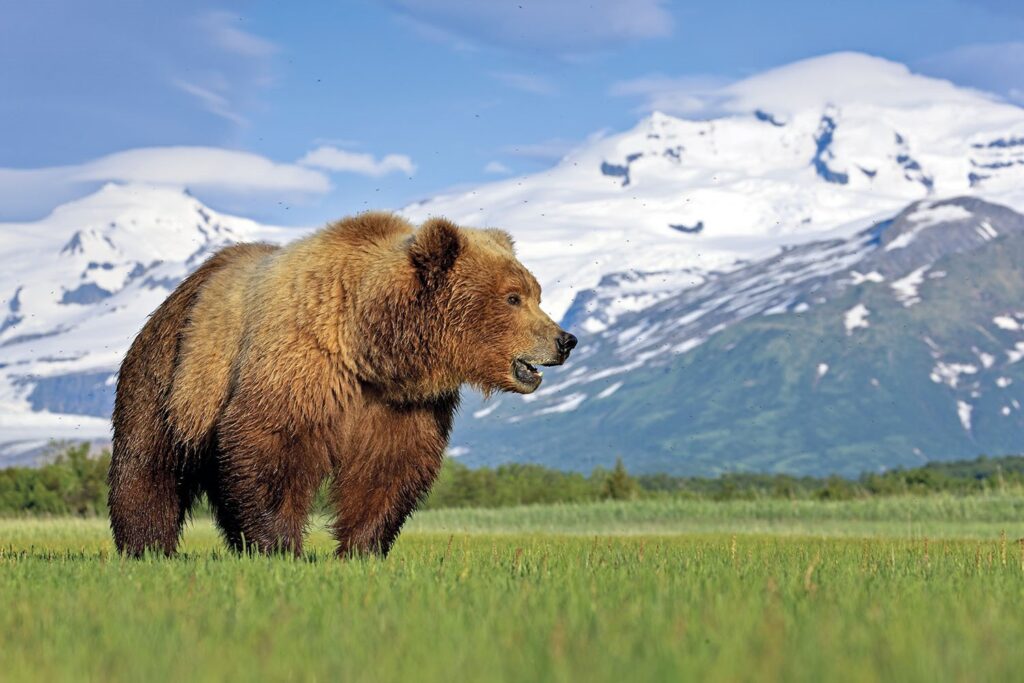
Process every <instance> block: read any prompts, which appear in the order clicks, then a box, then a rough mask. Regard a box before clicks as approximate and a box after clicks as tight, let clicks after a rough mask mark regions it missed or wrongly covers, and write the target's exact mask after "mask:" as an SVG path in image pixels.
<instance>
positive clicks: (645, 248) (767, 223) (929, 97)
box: [405, 53, 1024, 317]
mask: <svg viewBox="0 0 1024 683" xmlns="http://www.w3.org/2000/svg"><path fill="white" fill-rule="evenodd" d="M708 99H709V101H708V113H707V118H703V119H701V120H684V119H679V118H673V117H671V116H667V115H665V114H661V113H654V114H651V115H650V116H648V117H646V118H644V119H643V120H641V121H640V123H639V124H638V125H637V126H636V127H635V128H633V129H632V130H630V131H628V132H625V133H622V134H618V135H611V136H608V137H605V138H602V139H598V140H594V141H591V142H589V143H587V144H585V145H583V146H582V147H580V148H579V149H577V150H575V151H573V152H571V153H570V154H568V155H567V156H566V157H565V158H564V159H563V160H562V161H561V162H560V163H559V164H558V165H557V166H555V167H554V168H552V169H550V170H548V171H545V172H542V173H538V174H536V175H532V176H528V177H523V178H512V179H509V180H505V181H501V182H496V183H491V184H488V185H484V186H482V187H478V188H476V189H474V190H472V191H469V192H462V193H459V194H453V195H444V196H439V197H435V198H433V199H430V200H428V201H425V202H422V203H420V204H417V205H415V206H411V207H408V208H407V209H406V210H405V212H406V213H407V214H408V215H409V216H411V217H412V218H415V219H422V218H425V217H427V216H429V215H444V216H447V217H449V218H451V219H453V220H455V221H461V222H464V223H467V224H472V225H494V226H501V227H504V228H506V229H508V230H510V231H511V232H512V233H513V235H514V236H515V237H516V239H517V241H518V242H519V245H520V254H521V256H522V259H523V261H524V262H525V263H528V264H529V265H530V266H531V268H533V270H534V272H536V273H537V274H538V278H539V279H540V281H541V284H542V285H543V286H544V288H545V296H544V299H545V302H546V305H547V307H548V308H549V310H550V312H551V313H552V314H553V315H555V316H556V317H558V316H561V315H562V314H563V313H564V312H565V311H566V310H567V309H568V307H569V305H570V304H571V302H572V301H573V300H574V298H575V297H576V295H577V294H578V293H579V292H581V291H582V290H586V289H590V288H592V287H594V286H595V285H597V284H598V282H600V281H601V278H602V277H603V276H605V275H608V274H610V273H616V272H622V271H626V270H635V271H643V272H653V271H674V272H678V271H683V270H689V271H691V272H692V273H693V277H692V278H689V277H687V276H683V277H682V279H681V281H680V284H684V285H685V284H686V283H688V282H691V283H692V282H699V281H700V273H702V272H706V271H709V270H715V269H724V268H731V267H734V266H735V264H736V262H737V261H738V260H750V259H754V258H761V257H764V256H767V255H769V254H771V253H773V252H775V251H777V250H778V249H779V248H781V247H782V246H784V245H788V244H796V243H800V242H806V241H811V240H815V239H821V237H822V236H823V235H835V234H839V235H849V234H851V233H852V232H854V231H856V230H857V229H860V228H862V227H863V226H864V225H866V224H867V223H869V222H871V221H874V220H882V219H884V218H886V217H890V216H893V215H895V214H896V213H898V212H899V211H900V210H901V209H903V208H904V207H905V206H906V205H907V204H909V203H910V202H913V201H916V200H919V199H926V198H930V197H935V198H942V197H951V196H958V195H976V196H981V197H987V198H990V199H993V200H995V201H1000V202H1002V203H1004V204H1007V205H1009V206H1014V207H1017V208H1021V209H1024V109H1021V108H1020V107H1017V106H1014V105H1010V104H1006V103H1003V102H999V101H996V100H995V99H993V98H991V97H989V96H987V95H985V94H982V93H979V92H974V91H970V90H965V89H963V88H958V87H956V86H954V85H952V84H951V83H948V82H946V81H940V80H935V79H931V78H926V77H924V76H919V75H915V74H912V73H910V72H909V71H908V69H907V68H906V67H905V66H903V65H901V64H896V63H893V62H889V61H886V60H883V59H878V58H875V57H869V56H866V55H862V54H853V53H842V54H834V55H829V56H825V57H820V58H816V59H810V60H806V61H802V62H797V63H795V64H791V65H789V66H785V67H782V68H779V69H775V70H772V71H769V72H766V73H763V74H760V75H758V76H754V77H752V78H749V79H746V80H743V81H740V82H738V83H735V84H733V85H731V86H729V87H727V88H724V89H723V90H722V91H720V92H719V93H717V94H715V95H713V96H710V97H709V98H708Z"/></svg>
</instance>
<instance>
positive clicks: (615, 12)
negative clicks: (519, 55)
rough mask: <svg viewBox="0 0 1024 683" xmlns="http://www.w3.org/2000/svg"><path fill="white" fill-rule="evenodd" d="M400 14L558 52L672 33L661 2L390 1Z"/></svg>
mask: <svg viewBox="0 0 1024 683" xmlns="http://www.w3.org/2000/svg"><path fill="white" fill-rule="evenodd" d="M388 4H390V5H391V6H392V7H394V8H395V9H396V10H398V11H399V12H402V13H403V14H405V15H407V16H410V17H412V18H413V19H416V20H418V21H420V22H424V23H427V24H430V25H432V26H435V27H437V28H438V29H439V30H440V31H443V32H444V33H448V34H457V35H459V36H462V38H463V39H467V40H470V41H473V42H476V43H483V44H490V43H499V44H503V45H505V46H508V47H532V48H538V49H544V50H550V51H552V52H556V53H561V54H572V53H578V52H581V51H582V52H587V51H593V50H603V49H607V48H609V47H614V46H616V45H619V44H622V43H626V42H631V41H636V40H645V39H649V38H661V37H665V36H668V35H671V34H672V28H673V23H674V22H673V19H672V15H671V14H670V13H669V12H668V11H667V10H666V9H665V5H666V4H667V3H666V2H665V1H664V0H631V1H630V2H623V1H622V0H517V1H516V2H480V0H388Z"/></svg>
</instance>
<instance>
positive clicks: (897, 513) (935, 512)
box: [0, 496, 1024, 681]
mask: <svg viewBox="0 0 1024 683" xmlns="http://www.w3.org/2000/svg"><path fill="white" fill-rule="evenodd" d="M1022 512H1024V500H1022V499H1021V498H1018V497H1013V496H991V497H985V498H980V497H979V498H940V497H935V498H923V499H879V500H871V501H851V502H843V503H813V502H801V503H789V502H785V501H753V502H742V501H736V502H728V503H709V502H686V501H673V502H668V501H666V502H636V503H614V504H594V505H581V506H544V507H535V508H514V509H507V510H486V511H481V510H440V511H432V512H427V513H421V514H419V515H417V516H416V517H415V518H414V519H413V520H412V522H411V523H410V525H409V526H408V530H407V532H406V533H404V534H403V535H402V537H401V538H400V540H399V543H398V545H397V546H396V547H395V550H394V552H393V553H392V555H391V556H390V558H388V559H387V560H384V561H381V560H356V561H346V562H340V561H337V560H335V559H333V558H332V557H331V556H330V547H331V546H330V542H329V539H328V538H327V537H326V535H325V534H324V533H323V531H322V530H320V529H314V530H313V532H312V533H311V536H310V541H309V552H308V554H307V556H306V557H305V558H303V559H299V560H296V559H290V558H281V557H276V558H265V557H236V556H233V555H230V554H228V553H226V552H225V551H224V550H223V548H222V547H221V545H220V544H219V542H218V539H217V537H216V533H215V532H214V530H213V528H212V527H211V526H210V524H209V523H208V522H206V521H205V520H198V521H197V522H196V523H195V524H194V525H193V526H192V528H191V529H190V530H189V532H188V533H187V535H186V540H185V544H184V546H183V550H184V553H183V555H182V556H180V557H178V558H174V559H171V560H166V559H160V558H147V559H145V560H141V561H124V560H121V559H119V558H117V557H116V555H114V554H113V553H112V550H111V544H110V541H109V538H108V534H107V531H106V527H105V522H104V521H103V520H72V519H54V520H39V519H24V520H0V548H2V550H0V680H4V681H19V680H68V679H73V680H84V679H92V680H110V679H133V680H139V679H146V680H170V679H174V680H190V679H208V680H224V679H228V678H230V679H246V680H250V679H269V680H339V679H340V680H346V679H347V680H370V681H394V680H415V681H436V680H445V681H451V680H460V681H461V680H499V681H501V680H515V681H547V680H553V681H561V680H584V681H626V680H628V681H632V680H670V681H678V680H721V681H732V680H786V681H790V680H836V681H847V680H848V681H871V680H922V681H924V680H928V681H933V680H1011V679H1020V677H1021V676H1022V673H1024V648H1022V647H1021V646H1020V643H1021V642H1024V608H1022V605H1024V545H1022V544H1021V543H1020V542H1018V539H1019V538H1021V537H1022V536H1024V515H1022V514H1021V513H1022Z"/></svg>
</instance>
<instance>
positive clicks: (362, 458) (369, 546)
mask: <svg viewBox="0 0 1024 683" xmlns="http://www.w3.org/2000/svg"><path fill="white" fill-rule="evenodd" d="M457 402H458V396H457V395H453V396H451V397H446V398H444V399H442V400H439V401H436V402H433V403H429V404H418V405H393V404H388V403H386V402H384V401H368V402H367V404H366V405H365V406H364V407H363V409H362V410H360V411H358V414H357V415H354V416H353V418H354V419H352V420H350V421H349V427H348V429H347V430H346V432H347V438H346V443H345V448H344V451H343V456H342V459H341V462H340V463H339V464H338V466H337V468H336V470H335V473H334V480H333V483H332V485H331V502H332V504H333V506H334V509H335V511H336V514H337V517H336V519H335V522H334V524H333V530H334V537H335V538H336V539H337V541H338V549H337V553H338V555H339V556H341V557H345V556H349V555H362V554H376V555H380V556H386V555H387V554H388V552H389V551H390V550H391V546H392V545H393V544H394V542H395V539H396V538H397V537H398V532H399V531H400V530H401V528H402V524H404V523H405V520H406V518H407V517H408V516H409V514H410V513H412V511H413V510H415V509H416V506H417V505H418V504H419V503H420V501H421V500H422V499H423V498H424V497H425V496H426V495H427V493H429V491H430V487H431V486H432V485H433V483H434V480H435V479H436V478H437V474H438V471H439V470H440V469H441V461H442V459H443V458H444V449H445V447H446V446H447V445H448V434H449V432H450V430H451V423H452V415H453V413H454V411H455V406H456V404H457Z"/></svg>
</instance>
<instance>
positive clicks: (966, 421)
mask: <svg viewBox="0 0 1024 683" xmlns="http://www.w3.org/2000/svg"><path fill="white" fill-rule="evenodd" d="M973 410H974V407H973V406H972V405H971V404H970V403H967V402H966V401H957V402H956V414H957V417H959V418H960V424H962V425H963V426H964V430H965V431H968V432H969V431H971V412H972V411H973Z"/></svg>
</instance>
